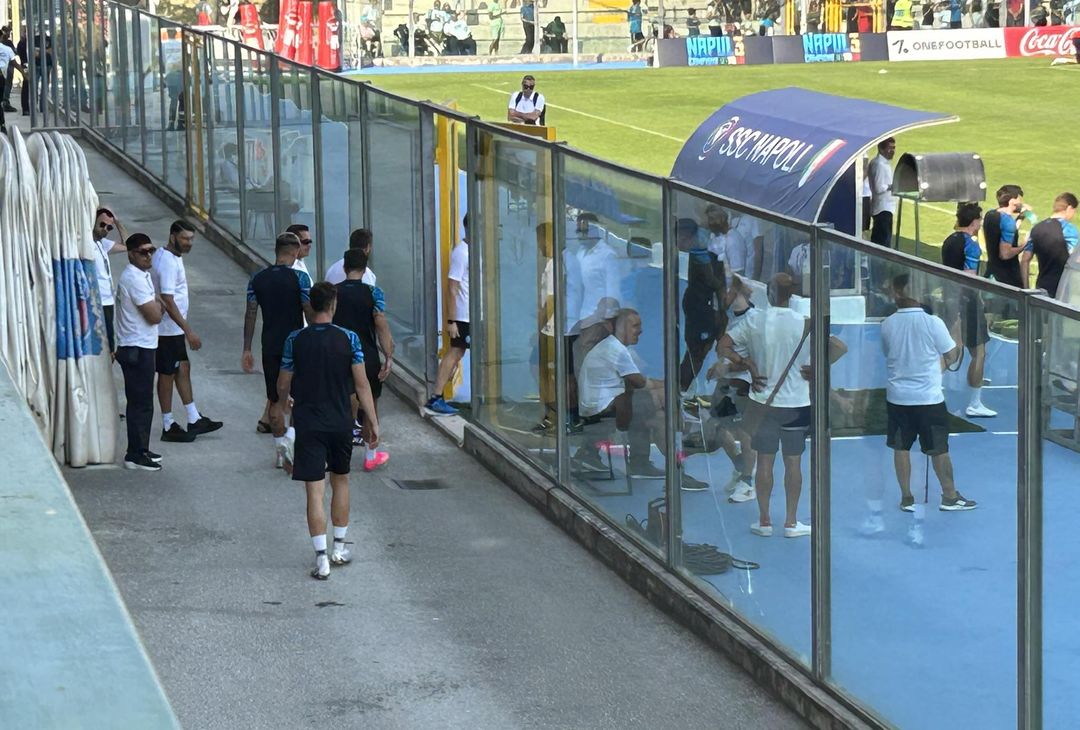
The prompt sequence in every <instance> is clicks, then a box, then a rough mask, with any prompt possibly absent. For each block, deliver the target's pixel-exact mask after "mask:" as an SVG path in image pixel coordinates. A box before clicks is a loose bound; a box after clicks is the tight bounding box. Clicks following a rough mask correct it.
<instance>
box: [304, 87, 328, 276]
mask: <svg viewBox="0 0 1080 730" xmlns="http://www.w3.org/2000/svg"><path fill="white" fill-rule="evenodd" d="M309 73H310V78H309V79H308V85H309V88H310V89H311V156H312V167H313V170H312V172H313V173H314V175H315V179H314V184H315V235H316V237H317V238H318V239H319V246H318V249H317V250H316V251H315V274H316V276H317V277H318V278H319V279H321V278H322V277H323V275H324V274H325V273H326V240H327V237H326V236H325V235H324V231H325V230H326V211H325V209H324V208H323V177H322V152H323V149H322V84H321V83H320V79H319V77H320V76H321V75H322V74H320V73H319V72H318V71H316V70H315V67H314V66H313V67H312V68H311V71H310V72H309ZM316 280H318V279H316Z"/></svg>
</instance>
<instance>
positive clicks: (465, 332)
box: [450, 320, 472, 350]
mask: <svg viewBox="0 0 1080 730" xmlns="http://www.w3.org/2000/svg"><path fill="white" fill-rule="evenodd" d="M454 323H455V324H456V325H457V330H458V336H457V337H451V338H450V347H456V348H457V349H459V350H468V349H469V343H470V342H472V337H471V336H470V333H469V323H468V322H458V321H457V320H454Z"/></svg>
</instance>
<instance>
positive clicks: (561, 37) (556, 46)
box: [544, 15, 567, 53]
mask: <svg viewBox="0 0 1080 730" xmlns="http://www.w3.org/2000/svg"><path fill="white" fill-rule="evenodd" d="M544 43H545V44H546V45H547V47H548V49H549V50H550V51H551V52H552V53H566V52H567V41H566V25H565V24H564V23H563V22H562V18H560V17H559V16H558V15H556V16H555V19H554V20H552V21H551V22H550V23H548V24H547V25H545V26H544Z"/></svg>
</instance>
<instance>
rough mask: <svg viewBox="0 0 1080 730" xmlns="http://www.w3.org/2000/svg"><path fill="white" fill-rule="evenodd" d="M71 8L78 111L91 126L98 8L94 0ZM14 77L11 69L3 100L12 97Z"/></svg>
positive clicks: (95, 73) (75, 3)
mask: <svg viewBox="0 0 1080 730" xmlns="http://www.w3.org/2000/svg"><path fill="white" fill-rule="evenodd" d="M71 9H72V13H74V21H75V40H74V47H75V49H74V50H75V52H76V53H77V54H78V58H77V59H76V62H75V68H76V72H75V73H76V74H77V77H78V82H77V83H78V84H79V108H78V113H79V119H80V121H81V122H82V123H83V124H85V125H87V126H90V125H91V122H92V118H91V116H90V102H91V99H93V98H94V97H95V95H97V94H98V90H97V88H96V87H97V81H98V77H99V71H98V69H97V68H96V67H95V65H94V54H93V53H91V46H92V44H94V43H96V41H95V40H94V28H95V27H96V26H95V24H92V23H91V22H90V19H91V17H95V13H96V8H95V7H94V1H93V0H77V1H76V2H73V3H72V4H71ZM14 78H15V72H14V71H13V70H11V71H9V75H8V83H7V87H6V88H5V90H4V99H3V101H8V99H9V98H10V95H11V83H12V80H13V79H14Z"/></svg>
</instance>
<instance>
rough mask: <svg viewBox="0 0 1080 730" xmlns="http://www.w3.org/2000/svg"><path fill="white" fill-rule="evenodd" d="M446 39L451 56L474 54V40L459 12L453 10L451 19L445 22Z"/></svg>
mask: <svg viewBox="0 0 1080 730" xmlns="http://www.w3.org/2000/svg"><path fill="white" fill-rule="evenodd" d="M445 30H446V40H447V43H448V49H449V52H450V55H451V56H475V55H476V41H475V40H474V39H473V37H472V31H471V30H469V24H468V23H466V22H465V18H464V17H463V16H462V15H461V13H458V12H455V13H454V15H453V19H452V20H451V21H450V22H449V23H447V24H446V26H445Z"/></svg>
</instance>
